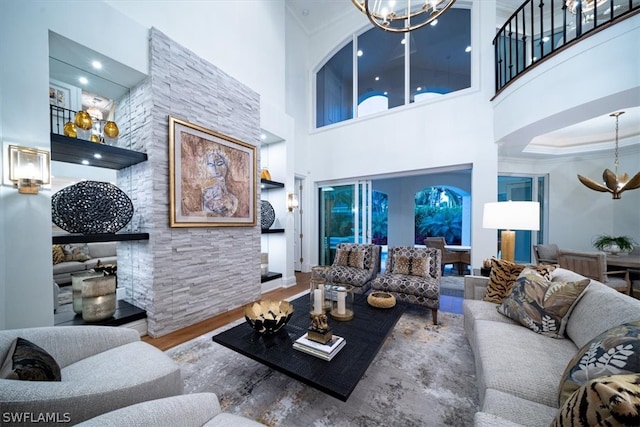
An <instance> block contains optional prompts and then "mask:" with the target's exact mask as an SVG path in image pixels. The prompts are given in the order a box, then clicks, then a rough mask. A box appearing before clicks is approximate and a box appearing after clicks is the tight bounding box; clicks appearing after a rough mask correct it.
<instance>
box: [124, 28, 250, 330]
mask: <svg viewBox="0 0 640 427" xmlns="http://www.w3.org/2000/svg"><path fill="white" fill-rule="evenodd" d="M150 55H151V57H150V76H149V78H147V79H146V80H145V81H144V82H142V83H141V84H140V85H139V86H138V87H136V88H134V89H132V90H131V93H130V103H131V111H132V112H133V113H132V121H131V123H130V125H128V126H127V131H128V132H131V141H132V149H134V150H138V151H143V152H146V153H147V155H148V161H147V162H143V163H140V164H138V165H135V166H133V167H131V168H128V169H127V170H126V171H121V172H120V173H119V174H118V183H119V185H121V186H122V187H123V188H131V193H130V194H129V197H131V199H132V200H134V207H135V212H134V219H135V221H133V220H132V224H131V226H132V227H137V228H138V229H137V230H135V231H143V232H149V233H150V240H149V241H141V242H132V243H131V244H130V248H129V249H127V252H130V256H126V257H124V256H123V257H120V256H119V257H118V273H119V274H118V280H119V284H120V286H125V287H126V288H127V289H130V290H131V302H133V303H134V304H135V305H137V306H139V307H141V308H144V309H145V310H146V311H147V316H148V319H147V320H148V331H149V335H151V336H154V337H156V336H161V335H165V334H167V333H169V332H172V331H175V330H178V329H181V328H184V327H186V326H189V325H192V324H194V323H197V322H199V321H201V320H204V319H207V318H209V317H212V316H214V315H216V314H219V313H221V312H224V311H227V310H228V309H229V308H231V307H237V306H240V305H243V304H246V303H248V302H250V301H253V300H255V299H258V298H260V279H259V278H260V228H259V225H257V226H255V227H202V228H200V227H193V228H171V227H169V148H168V131H167V129H168V116H169V115H172V116H175V117H177V118H180V119H183V120H187V121H189V122H191V123H194V124H198V125H200V126H204V127H206V128H208V129H212V130H215V131H217V132H220V133H223V134H226V135H229V136H231V137H233V138H236V139H239V140H242V141H244V142H247V143H249V144H252V145H255V146H256V147H257V146H258V145H259V143H260V142H259V141H260V139H259V135H260V99H259V96H258V94H257V93H255V92H253V91H252V90H251V89H249V88H248V87H246V86H244V85H242V84H241V83H239V82H238V81H236V80H235V79H233V78H231V77H230V76H228V75H227V74H225V73H224V72H222V71H221V70H219V69H218V68H217V67H215V66H214V65H212V64H210V63H208V62H206V61H205V60H203V59H202V58H199V57H198V56H197V55H195V54H194V53H193V52H191V51H189V50H187V49H185V48H183V47H182V46H180V45H178V44H177V43H175V42H174V41H173V40H171V39H169V38H168V37H167V36H166V35H165V34H163V33H161V32H159V31H157V30H156V29H151V34H150ZM258 156H259V150H256V161H258ZM121 181H122V182H121ZM257 191H259V186H258V185H256V192H257ZM258 222H259V221H258ZM127 255H129V253H127ZM121 271H122V280H121V278H120V272H121ZM125 272H126V273H125Z"/></svg>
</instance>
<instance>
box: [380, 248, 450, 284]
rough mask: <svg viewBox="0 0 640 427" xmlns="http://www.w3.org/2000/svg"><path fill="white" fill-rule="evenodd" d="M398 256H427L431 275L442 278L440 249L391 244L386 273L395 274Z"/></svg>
mask: <svg viewBox="0 0 640 427" xmlns="http://www.w3.org/2000/svg"><path fill="white" fill-rule="evenodd" d="M398 257H405V258H409V259H414V258H426V259H427V264H428V267H427V268H428V271H429V276H431V277H433V278H434V279H439V278H440V262H441V256H440V251H439V250H438V249H434V248H415V247H412V246H391V247H389V251H388V255H387V265H386V274H393V271H394V262H395V260H396V259H398Z"/></svg>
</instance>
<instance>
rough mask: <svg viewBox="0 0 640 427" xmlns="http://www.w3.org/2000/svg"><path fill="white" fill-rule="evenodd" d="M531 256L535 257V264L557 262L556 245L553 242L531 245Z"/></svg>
mask: <svg viewBox="0 0 640 427" xmlns="http://www.w3.org/2000/svg"><path fill="white" fill-rule="evenodd" d="M533 256H534V257H535V258H536V264H557V263H558V245H556V244H555V243H549V244H547V245H533Z"/></svg>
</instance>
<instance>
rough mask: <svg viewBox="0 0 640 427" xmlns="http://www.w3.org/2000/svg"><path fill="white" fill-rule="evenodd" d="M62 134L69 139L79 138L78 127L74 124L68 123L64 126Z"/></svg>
mask: <svg viewBox="0 0 640 427" xmlns="http://www.w3.org/2000/svg"><path fill="white" fill-rule="evenodd" d="M62 132H63V133H64V136H68V137H69V138H77V137H78V132H76V125H75V123H73V122H67V123H65V124H64V127H63V128H62Z"/></svg>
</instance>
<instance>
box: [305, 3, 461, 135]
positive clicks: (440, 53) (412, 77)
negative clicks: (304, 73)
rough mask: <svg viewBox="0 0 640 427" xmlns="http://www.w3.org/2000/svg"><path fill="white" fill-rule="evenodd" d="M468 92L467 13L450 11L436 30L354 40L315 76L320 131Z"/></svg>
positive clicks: (370, 33)
mask: <svg viewBox="0 0 640 427" xmlns="http://www.w3.org/2000/svg"><path fill="white" fill-rule="evenodd" d="M354 65H355V66H354ZM470 86H471V20H470V11H469V10H468V9H456V8H453V9H450V10H449V11H447V12H446V13H444V14H443V15H442V16H441V17H439V19H438V22H437V24H436V25H428V26H426V27H424V28H421V29H419V30H415V31H412V32H410V33H407V34H402V33H388V32H385V31H382V30H380V29H378V28H372V29H370V30H368V31H366V32H365V33H363V34H361V35H360V36H357V37H356V36H352V37H351V39H350V40H349V42H348V43H347V44H346V45H345V46H344V47H343V48H342V49H340V50H339V51H338V52H337V53H336V54H335V55H333V56H332V57H331V58H329V59H328V60H327V62H326V63H325V65H324V66H323V67H322V68H320V70H319V71H318V72H317V74H316V127H323V126H327V125H330V124H333V123H337V122H341V121H344V120H348V119H351V118H353V117H362V116H365V115H367V114H373V113H377V112H381V111H385V110H388V109H390V108H394V107H398V106H401V105H406V104H409V103H412V102H421V101H423V100H427V99H431V98H433V97H436V96H440V95H446V94H448V93H451V92H455V91H458V90H461V89H465V88H468V87H470ZM354 93H357V97H355V98H354Z"/></svg>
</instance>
